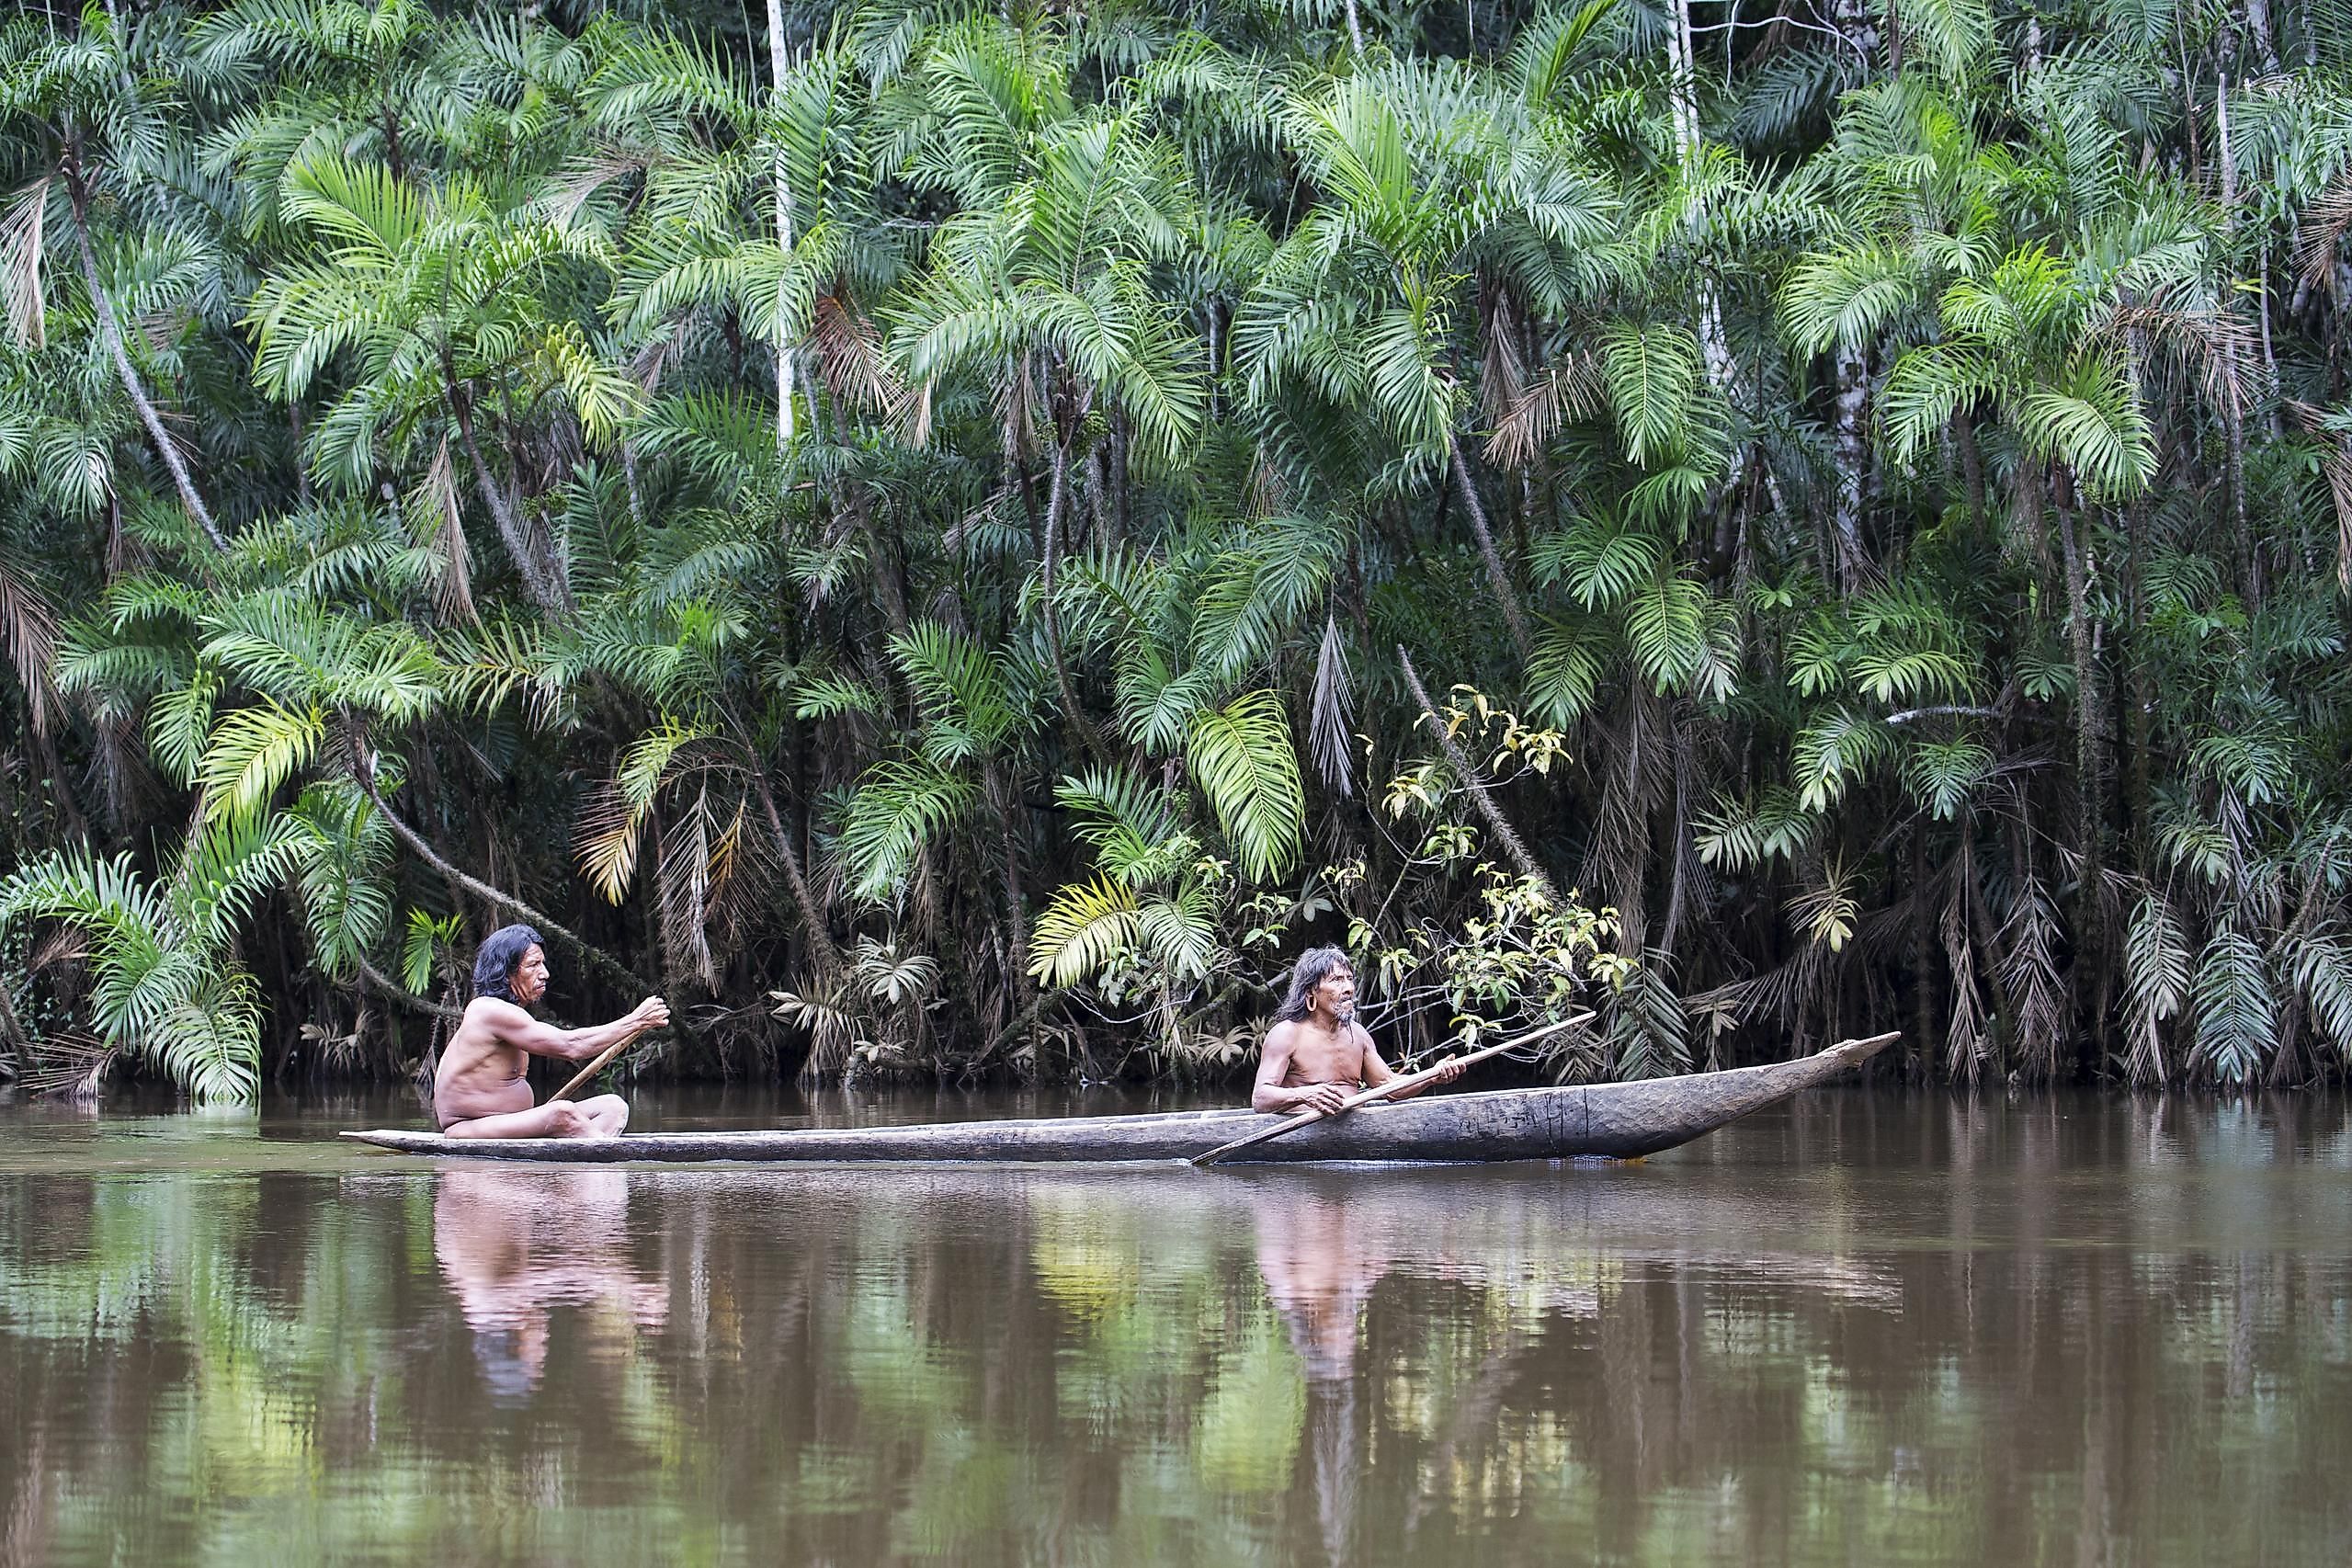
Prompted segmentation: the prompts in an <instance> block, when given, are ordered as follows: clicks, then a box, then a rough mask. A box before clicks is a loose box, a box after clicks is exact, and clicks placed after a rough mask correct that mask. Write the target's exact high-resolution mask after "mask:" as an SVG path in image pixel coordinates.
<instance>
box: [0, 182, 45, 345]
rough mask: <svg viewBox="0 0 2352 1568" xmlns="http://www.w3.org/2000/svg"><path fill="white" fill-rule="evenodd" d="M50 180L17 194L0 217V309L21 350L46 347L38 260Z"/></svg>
mask: <svg viewBox="0 0 2352 1568" xmlns="http://www.w3.org/2000/svg"><path fill="white" fill-rule="evenodd" d="M50 179H51V176H47V175H44V176H41V177H40V178H39V179H37V180H34V181H33V182H32V183H31V184H29V185H28V186H26V187H25V188H24V189H22V190H20V191H18V192H17V199H16V200H15V201H14V202H13V203H11V204H10V206H9V208H8V211H7V215H6V217H0V307H5V308H6V312H7V315H8V331H9V334H10V335H11V336H13V337H15V338H16V340H17V345H18V346H19V347H25V348H42V347H47V346H48V343H49V328H48V311H47V307H46V304H45V302H44V300H43V284H42V280H41V257H42V255H43V251H42V244H43V240H44V238H45V236H44V233H43V230H44V229H45V227H46V226H47V220H48V214H49V182H50Z"/></svg>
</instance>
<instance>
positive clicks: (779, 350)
mask: <svg viewBox="0 0 2352 1568" xmlns="http://www.w3.org/2000/svg"><path fill="white" fill-rule="evenodd" d="M790 68H791V62H790V58H789V56H788V55H787V53H786V51H785V48H784V0H767V72H768V82H769V85H770V89H771V91H772V92H773V93H774V95H775V97H776V99H777V100H778V102H780V101H781V100H782V98H783V97H784V76H785V74H786V73H787V72H788V71H789V70H790ZM776 247H777V249H778V250H780V251H782V252H783V253H784V255H785V256H788V257H789V256H791V254H792V182H791V180H790V177H788V171H787V170H786V167H785V164H784V150H783V149H782V148H781V147H778V149H777V151H776ZM792 393H793V366H792V345H791V343H790V340H789V339H788V338H787V336H786V335H785V333H784V324H783V323H782V321H780V320H779V321H778V323H777V332H776V450H777V453H778V456H781V455H783V454H784V453H786V452H789V451H790V449H791V446H792V438H793V436H794V434H795V432H796V430H797V424H796V422H795V420H794V418H793V414H792Z"/></svg>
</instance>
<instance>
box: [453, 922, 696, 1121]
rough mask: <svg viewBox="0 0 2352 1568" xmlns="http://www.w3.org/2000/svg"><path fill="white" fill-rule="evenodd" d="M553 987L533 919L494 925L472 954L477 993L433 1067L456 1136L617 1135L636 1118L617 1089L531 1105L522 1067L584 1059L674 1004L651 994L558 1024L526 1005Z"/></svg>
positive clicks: (661, 1017)
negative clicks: (612, 1011) (629, 1005)
mask: <svg viewBox="0 0 2352 1568" xmlns="http://www.w3.org/2000/svg"><path fill="white" fill-rule="evenodd" d="M546 994H547V954H546V953H545V952H544V951H543V950H542V949H541V947H540V934H539V933H538V932H537V931H536V930H534V929H533V928H531V927H530V926H501V927H499V928H498V929H497V930H495V931H493V932H492V933H490V936H489V937H488V938H487V939H486V940H484V941H483V944H482V949H481V950H480V951H479V952H477V953H475V954H474V958H473V1000H472V1001H471V1002H469V1003H467V1004H466V1009H465V1021H464V1022H463V1023H461V1024H460V1025H459V1026H458V1032H457V1033H456V1034H454V1035H452V1036H450V1037H449V1049H448V1050H447V1051H443V1052H442V1053H441V1065H440V1067H439V1068H438V1070H437V1071H436V1072H435V1073H434V1074H433V1116H434V1119H435V1120H437V1121H438V1122H439V1123H440V1124H441V1131H442V1132H443V1133H444V1134H445V1135H447V1136H449V1137H451V1138H618V1137H619V1136H620V1130H621V1129H622V1128H624V1127H626V1126H628V1125H629V1102H628V1101H627V1100H624V1099H622V1098H621V1097H620V1096H619V1095H598V1096H597V1097H596V1098H594V1099H592V1100H581V1101H578V1102H577V1103H574V1101H571V1100H550V1101H548V1102H547V1104H545V1105H541V1106H535V1105H533V1104H531V1086H530V1085H529V1084H528V1082H527V1081H525V1079H524V1077H523V1074H525V1073H526V1072H528V1070H529V1067H530V1062H529V1060H528V1059H529V1058H530V1057H533V1056H551V1057H554V1058H555V1059H556V1060H558V1061H560V1062H585V1061H586V1060H587V1059H588V1058H589V1057H592V1056H594V1055H596V1053H597V1052H598V1051H602V1050H603V1049H604V1048H605V1047H606V1046H608V1045H610V1044H612V1043H613V1042H614V1041H615V1040H634V1039H636V1038H637V1037H638V1036H639V1035H641V1034H643V1033H645V1032H646V1031H647V1030H649V1029H657V1028H661V1027H662V1026H663V1025H665V1024H666V1023H668V1022H669V1021H670V1008H669V1004H668V1003H666V1002H665V1001H663V1000H662V999H661V998H660V997H658V996H648V997H646V998H645V1000H643V1001H642V1002H640V1003H638V1004H637V1006H636V1008H635V1009H634V1010H633V1011H631V1013H630V1015H629V1016H628V1017H625V1018H619V1019H616V1020H615V1021H614V1022H612V1023H609V1024H599V1025H597V1027H596V1028H589V1029H559V1028H555V1027H554V1026H553V1025H551V1024H543V1023H540V1021H539V1020H538V1019H537V1018H534V1017H531V1016H530V1015H529V1014H528V1013H527V1012H525V1011H524V1010H523V1009H524V1008H526V1007H528V1006H530V1005H531V1004H532V1003H533V1002H536V1001H538V1000H539V999H540V997H542V996H544V995H546Z"/></svg>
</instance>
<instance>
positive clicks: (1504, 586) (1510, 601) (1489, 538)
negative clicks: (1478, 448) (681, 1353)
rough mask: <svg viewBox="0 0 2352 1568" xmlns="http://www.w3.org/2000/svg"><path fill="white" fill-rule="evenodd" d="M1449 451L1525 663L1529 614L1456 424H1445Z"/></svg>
mask: <svg viewBox="0 0 2352 1568" xmlns="http://www.w3.org/2000/svg"><path fill="white" fill-rule="evenodd" d="M1446 452H1447V455H1448V456H1449V457H1450V458H1451V459H1452V460H1453V470H1454V481H1455V483H1457V484H1458V485H1459V486H1460V490H1461V500H1462V506H1463V508H1464V509H1465V510H1466V511H1468V512H1469V513H1470V531H1471V533H1472V534H1473V535H1475V536H1476V537H1477V540H1478V557H1479V559H1480V560H1481V561H1483V562H1485V563H1486V579H1487V581H1488V582H1490V583H1492V584H1493V585H1494V602H1495V603H1496V604H1497V605H1499V606H1501V607H1502V610H1503V620H1504V623H1505V624H1506V625H1507V626H1508V627H1509V628H1510V629H1511V642H1513V644H1515V645H1516V646H1517V648H1518V650H1519V663H1520V665H1522V666H1524V665H1526V664H1527V663H1528V661H1529V660H1530V659H1532V658H1533V657H1534V655H1535V645H1534V643H1533V642H1532V641H1531V640H1530V639H1529V638H1528V622H1527V617H1526V616H1524V615H1522V614H1521V613H1520V612H1519V596H1518V595H1517V594H1516V593H1514V592H1513V591H1512V589H1511V577H1510V574H1509V573H1507V572H1506V571H1504V570H1503V556H1502V552H1501V551H1497V550H1496V549H1495V548H1494V529H1493V528H1489V527H1488V526H1487V522H1486V507H1485V506H1483V504H1482V503H1481V502H1480V501H1479V499H1478V488H1477V486H1476V485H1474V484H1472V483H1471V477H1470V464H1469V463H1467V462H1466V461H1464V460H1463V459H1462V450H1461V442H1460V440H1459V439H1458V438H1457V437H1455V435H1454V431H1453V426H1450V425H1449V426H1447V427H1446Z"/></svg>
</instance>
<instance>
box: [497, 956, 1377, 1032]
mask: <svg viewBox="0 0 2352 1568" xmlns="http://www.w3.org/2000/svg"><path fill="white" fill-rule="evenodd" d="M1355 967H1356V966H1355V965H1354V964H1353V963H1351V962H1349V961H1348V959H1347V955H1346V953H1344V952H1342V951H1341V950H1340V949H1337V948H1309V949H1307V950H1306V951H1305V952H1303V953H1301V954H1300V955H1299V961H1298V963H1297V965H1296V966H1294V967H1293V968H1292V969H1291V971H1290V994H1288V995H1286V996H1284V997H1283V998H1282V1006H1279V1007H1277V1008H1275V1009H1274V1016H1275V1017H1278V1018H1279V1019H1281V1020H1282V1021H1283V1022H1284V1023H1286V1024H1295V1023H1297V1022H1299V1021H1300V1020H1301V1018H1304V1017H1306V1016H1307V1012H1308V1007H1307V1004H1308V1002H1309V1001H1310V1000H1312V998H1313V996H1314V994H1315V987H1316V986H1318V985H1321V984H1322V983H1324V981H1326V980H1328V979H1330V978H1331V971H1333V970H1335V969H1345V970H1353V969H1354V968H1355ZM477 983H478V982H477Z"/></svg>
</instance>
